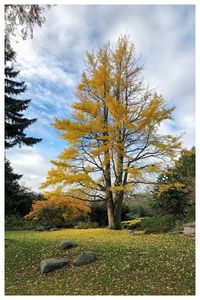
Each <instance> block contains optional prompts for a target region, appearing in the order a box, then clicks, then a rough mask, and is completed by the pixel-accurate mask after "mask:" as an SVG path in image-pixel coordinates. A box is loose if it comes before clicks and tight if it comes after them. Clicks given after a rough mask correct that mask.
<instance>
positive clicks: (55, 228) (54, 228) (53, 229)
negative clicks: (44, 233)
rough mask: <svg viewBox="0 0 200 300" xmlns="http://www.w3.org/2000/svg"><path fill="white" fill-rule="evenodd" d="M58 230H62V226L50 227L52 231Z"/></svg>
mask: <svg viewBox="0 0 200 300" xmlns="http://www.w3.org/2000/svg"><path fill="white" fill-rule="evenodd" d="M57 230H61V228H57V227H53V228H51V229H50V231H57Z"/></svg>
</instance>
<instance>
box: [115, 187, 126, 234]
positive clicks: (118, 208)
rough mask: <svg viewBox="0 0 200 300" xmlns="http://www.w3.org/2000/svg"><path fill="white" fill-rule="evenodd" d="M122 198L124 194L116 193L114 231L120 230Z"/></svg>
mask: <svg viewBox="0 0 200 300" xmlns="http://www.w3.org/2000/svg"><path fill="white" fill-rule="evenodd" d="M123 197H124V192H117V193H116V194H115V210H114V222H115V229H122V227H121V214H122V204H123Z"/></svg>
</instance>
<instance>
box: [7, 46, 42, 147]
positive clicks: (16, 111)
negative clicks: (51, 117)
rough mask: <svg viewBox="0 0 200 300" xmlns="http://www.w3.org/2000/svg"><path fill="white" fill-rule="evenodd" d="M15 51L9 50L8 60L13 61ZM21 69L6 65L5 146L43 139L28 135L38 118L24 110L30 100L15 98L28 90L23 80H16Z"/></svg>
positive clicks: (31, 143) (28, 143)
mask: <svg viewBox="0 0 200 300" xmlns="http://www.w3.org/2000/svg"><path fill="white" fill-rule="evenodd" d="M13 57H14V52H13V51H11V52H9V55H8V60H10V61H12V59H13ZM18 74H19V71H15V70H14V68H13V67H12V66H6V67H5V147H6V148H11V147H13V146H15V145H19V146H21V145H27V146H32V145H34V144H36V143H38V142H40V141H41V139H38V138H33V137H28V136H27V135H26V133H25V129H27V128H28V127H29V126H30V125H31V124H33V123H34V122H35V121H36V120H37V119H27V118H25V117H24V115H23V113H22V111H24V110H26V109H27V108H28V105H29V103H30V100H22V99H19V98H17V99H16V98H15V97H16V96H18V95H21V94H23V93H24V92H25V91H26V85H25V83H24V82H23V81H21V82H20V81H18V80H16V77H17V76H18Z"/></svg>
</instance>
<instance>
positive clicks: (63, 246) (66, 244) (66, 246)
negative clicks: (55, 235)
mask: <svg viewBox="0 0 200 300" xmlns="http://www.w3.org/2000/svg"><path fill="white" fill-rule="evenodd" d="M58 247H59V248H60V249H63V250H66V249H71V248H74V247H77V243H75V242H74V241H65V242H62V243H60V244H59V245H58Z"/></svg>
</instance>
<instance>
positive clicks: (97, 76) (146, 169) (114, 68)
mask: <svg viewBox="0 0 200 300" xmlns="http://www.w3.org/2000/svg"><path fill="white" fill-rule="evenodd" d="M141 71H142V67H141V66H140V65H139V64H138V60H137V58H136V55H135V49H134V46H133V45H132V44H131V43H130V42H129V40H128V38H127V37H126V36H122V37H120V38H119V40H118V42H117V43H116V45H115V46H114V47H112V46H111V45H110V44H107V45H106V46H105V47H103V48H100V49H99V51H98V52H97V53H88V54H87V61H86V66H85V71H84V72H83V75H82V80H81V83H80V84H79V85H78V86H77V98H79V100H78V102H77V103H75V104H73V113H72V118H71V119H63V120H58V119H56V120H55V123H54V126H55V128H56V129H57V130H58V132H59V133H60V136H61V137H62V138H63V139H64V140H66V141H67V142H68V145H69V146H68V147H67V148H66V149H64V151H63V152H62V153H61V154H60V155H59V157H58V160H57V161H52V164H53V165H54V167H53V168H52V169H51V170H50V171H49V173H48V177H47V179H46V182H45V183H44V184H43V185H42V188H46V187H48V186H54V187H57V186H59V187H60V191H61V192H62V193H63V194H66V195H71V196H73V197H75V198H79V199H82V200H83V201H105V202H106V204H107V212H108V222H109V227H110V228H112V229H120V228H121V209H122V205H123V198H124V194H125V192H126V191H128V190H130V189H133V188H134V187H135V186H136V184H139V183H147V182H149V180H150V174H155V173H157V172H160V170H161V169H162V167H163V163H166V161H167V159H169V160H172V161H173V160H174V159H175V157H176V155H177V153H178V150H179V148H180V141H179V138H178V137H174V136H171V135H162V134H160V133H159V126H160V124H161V122H162V121H164V120H167V119H170V118H171V113H172V111H173V109H174V108H167V107H166V103H165V100H164V99H163V97H162V96H161V95H158V94H156V93H153V92H152V91H150V90H149V89H148V87H146V86H145V84H144V82H143V81H142V79H141Z"/></svg>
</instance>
